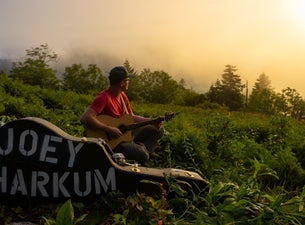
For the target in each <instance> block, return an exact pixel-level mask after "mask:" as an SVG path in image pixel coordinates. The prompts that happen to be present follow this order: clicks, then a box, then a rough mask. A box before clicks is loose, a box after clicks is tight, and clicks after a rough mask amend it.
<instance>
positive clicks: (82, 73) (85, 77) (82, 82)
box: [63, 64, 107, 94]
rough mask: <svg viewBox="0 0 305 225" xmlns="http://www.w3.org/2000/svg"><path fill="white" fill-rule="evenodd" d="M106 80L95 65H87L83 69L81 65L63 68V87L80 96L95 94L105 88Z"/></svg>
mask: <svg viewBox="0 0 305 225" xmlns="http://www.w3.org/2000/svg"><path fill="white" fill-rule="evenodd" d="M106 86H107V79H106V77H104V76H103V74H102V71H101V69H100V68H99V67H98V66H97V65H95V64H89V65H88V68H87V69H85V68H83V66H82V65H81V64H73V65H72V66H70V67H66V68H65V72H64V73H63V87H64V89H65V90H72V91H75V92H77V93H81V94H91V93H92V94H96V93H97V92H98V91H99V90H101V89H104V88H106Z"/></svg>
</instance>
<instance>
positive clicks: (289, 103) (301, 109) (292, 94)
mask: <svg viewBox="0 0 305 225" xmlns="http://www.w3.org/2000/svg"><path fill="white" fill-rule="evenodd" d="M282 96H283V98H284V99H285V100H286V107H285V109H286V111H284V113H285V114H287V115H290V116H291V117H293V118H295V119H298V120H300V119H302V118H303V117H304V116H305V101H304V100H303V98H302V97H301V95H300V94H299V93H298V92H297V91H296V90H295V89H293V88H290V87H288V88H286V89H283V90H282Z"/></svg>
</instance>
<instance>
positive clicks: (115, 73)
mask: <svg viewBox="0 0 305 225" xmlns="http://www.w3.org/2000/svg"><path fill="white" fill-rule="evenodd" d="M129 77H132V75H131V74H128V72H127V71H126V69H125V67H124V66H116V67H114V68H113V69H111V70H110V73H109V81H110V85H113V84H117V83H120V82H121V81H122V80H124V79H126V78H129Z"/></svg>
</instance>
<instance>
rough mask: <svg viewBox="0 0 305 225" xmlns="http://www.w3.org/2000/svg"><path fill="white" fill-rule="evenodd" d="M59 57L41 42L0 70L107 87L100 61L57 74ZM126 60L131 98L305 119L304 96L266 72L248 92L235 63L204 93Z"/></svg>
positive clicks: (37, 82) (83, 88) (38, 80)
mask: <svg viewBox="0 0 305 225" xmlns="http://www.w3.org/2000/svg"><path fill="white" fill-rule="evenodd" d="M57 60H58V55H57V54H56V53H54V52H52V51H51V50H50V49H49V47H48V45H47V44H42V45H40V46H39V47H35V48H31V49H29V50H26V57H25V59H24V61H21V62H14V63H13V66H12V69H11V71H9V72H8V73H6V72H4V70H2V72H1V73H0V74H1V76H8V77H9V78H11V79H13V80H19V81H21V82H23V83H25V84H30V85H34V86H39V87H41V88H46V89H53V90H63V91H73V92H76V93H78V94H86V95H95V94H97V93H98V92H99V91H101V90H102V89H104V88H106V87H107V86H108V78H107V74H103V73H102V70H101V68H99V67H98V66H97V65H96V64H89V65H88V66H87V67H84V66H83V65H82V64H76V63H75V64H72V65H71V66H67V67H65V69H64V72H63V73H62V74H57V72H56V71H55V70H54V69H52V67H51V66H50V64H51V63H53V62H56V61H57ZM123 65H124V66H125V68H126V69H127V71H128V72H129V73H132V74H134V75H135V77H134V78H133V79H132V83H131V85H130V89H129V90H128V95H129V98H130V99H131V100H132V101H139V102H150V103H159V104H176V105H183V106H197V107H203V108H219V107H225V108H227V109H229V110H231V111H237V110H247V111H252V112H260V113H265V114H269V115H274V114H278V113H280V114H283V115H289V116H292V117H293V118H296V119H299V120H300V119H303V118H305V101H304V99H303V98H302V97H301V95H300V94H299V93H298V92H297V91H296V90H295V89H293V88H290V87H288V88H286V89H283V90H282V91H281V93H277V92H275V91H274V90H273V88H272V86H271V82H270V80H269V78H268V76H267V75H266V74H264V73H262V74H261V75H260V76H259V77H258V79H257V80H256V82H255V84H254V87H253V88H252V90H251V91H249V88H248V85H247V84H246V85H245V84H243V83H242V81H241V78H240V76H239V75H238V74H237V73H236V72H237V68H236V67H235V66H233V65H226V66H225V69H224V72H223V74H222V75H221V79H217V80H216V81H215V83H214V84H212V85H211V86H210V88H209V90H208V91H207V92H206V93H197V92H195V91H194V90H192V89H188V88H186V83H185V81H184V79H181V80H180V81H179V82H178V81H176V80H174V79H173V78H172V77H171V76H170V75H169V74H168V73H166V72H164V71H162V70H161V71H151V70H150V69H147V68H146V69H143V70H142V71H141V72H137V71H136V70H135V68H133V67H132V66H131V64H130V63H129V61H128V60H126V61H125V62H124V63H123ZM0 71H1V68H0ZM249 92H250V94H249Z"/></svg>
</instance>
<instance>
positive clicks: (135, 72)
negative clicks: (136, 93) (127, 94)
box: [123, 59, 138, 76]
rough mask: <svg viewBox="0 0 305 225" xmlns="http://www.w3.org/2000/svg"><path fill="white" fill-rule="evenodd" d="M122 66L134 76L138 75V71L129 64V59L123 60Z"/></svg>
mask: <svg viewBox="0 0 305 225" xmlns="http://www.w3.org/2000/svg"><path fill="white" fill-rule="evenodd" d="M123 66H124V67H125V69H126V71H127V72H128V73H129V74H133V75H135V76H137V75H138V72H137V71H136V70H135V69H134V68H133V67H132V66H131V65H130V63H129V61H128V60H127V59H126V60H125V62H124V63H123Z"/></svg>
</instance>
